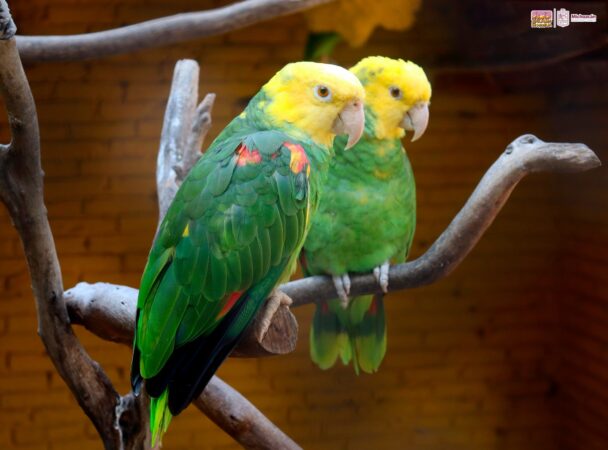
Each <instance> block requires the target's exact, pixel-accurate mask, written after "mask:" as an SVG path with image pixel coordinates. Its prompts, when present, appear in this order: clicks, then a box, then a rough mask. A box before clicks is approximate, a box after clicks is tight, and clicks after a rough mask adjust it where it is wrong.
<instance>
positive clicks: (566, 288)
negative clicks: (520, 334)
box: [552, 84, 608, 450]
mask: <svg viewBox="0 0 608 450" xmlns="http://www.w3.org/2000/svg"><path fill="white" fill-rule="evenodd" d="M607 92H608V90H606V87H605V86H601V85H600V86H597V85H595V86H592V85H591V86H590V85H586V86H585V85H580V84H575V85H573V86H570V87H569V88H566V89H564V90H563V91H562V92H561V93H559V94H558V95H556V96H555V97H554V99H553V102H554V104H555V108H554V113H553V117H552V121H553V125H554V127H555V132H556V133H557V134H558V135H560V136H563V137H564V138H572V137H573V136H574V135H578V136H581V137H582V136H584V139H585V142H586V143H587V144H588V145H589V146H590V147H592V148H594V149H597V150H598V156H599V157H600V159H602V161H604V163H605V161H606V158H607V157H608V148H607V146H606V141H607V138H608V133H607V132H606V129H605V118H606V114H605V111H606V107H607V106H608V95H607ZM601 111H604V113H603V114H602V113H600V114H598V112H601ZM564 124H568V126H566V127H564V126H563V125H564ZM607 188H608V172H607V170H606V168H605V166H604V167H603V168H601V169H599V170H596V171H594V172H593V173H590V174H589V176H576V177H572V178H571V179H570V180H569V181H568V182H567V183H564V184H563V185H561V189H560V196H561V197H563V200H562V203H563V209H562V214H563V216H562V217H561V218H560V235H561V236H562V240H561V250H560V253H561V255H562V256H561V272H562V274H563V284H562V288H561V289H560V291H559V292H558V294H557V300H558V302H559V305H560V307H559V309H560V317H559V319H560V322H559V324H560V326H559V328H560V341H559V349H560V359H561V361H560V368H561V369H560V373H559V378H560V386H561V389H562V396H561V398H560V401H561V403H562V411H563V416H562V421H563V425H564V427H563V431H562V434H563V445H564V448H568V449H576V450H579V449H585V450H592V449H597V450H599V449H603V448H606V443H607V442H608V431H607V429H606V423H607V422H608V408H606V404H607V403H606V401H607V399H608V391H607V389H606V382H607V381H608V289H607V288H606V279H607V274H608V210H607V208H606V192H607Z"/></svg>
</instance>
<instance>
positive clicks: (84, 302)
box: [64, 283, 298, 358]
mask: <svg viewBox="0 0 608 450" xmlns="http://www.w3.org/2000/svg"><path fill="white" fill-rule="evenodd" d="M137 293H138V291H137V289H133V288H131V287H127V286H119V285H115V284H110V283H94V284H89V283H78V284H77V285H76V286H74V287H73V288H71V289H68V290H67V291H66V292H65V294H64V298H65V301H66V303H67V307H68V312H69V315H70V320H71V322H72V323H74V324H78V325H83V326H84V327H85V328H86V329H87V330H89V331H90V332H91V333H93V334H95V335H96V336H99V337H100V338H102V339H105V340H106V341H112V342H118V343H120V344H125V345H131V344H132V343H133V331H134V326H135V311H136V310H137ZM262 322H266V323H265V324H264V323H262ZM268 324H270V326H269V325H268ZM294 329H295V330H296V333H294V331H293V330H294ZM297 329H298V325H297V322H296V320H295V318H294V317H293V314H292V313H291V311H289V308H288V307H287V306H286V305H280V306H279V307H278V308H273V307H268V304H266V306H265V307H263V309H262V311H260V313H259V314H258V317H257V318H256V321H255V322H254V323H253V324H252V325H251V326H250V330H248V331H247V332H245V335H244V336H243V338H242V339H241V340H240V341H239V344H238V346H237V348H236V349H235V350H234V353H233V355H232V356H237V357H242V358H257V357H261V356H271V355H284V354H287V353H291V352H292V351H293V350H294V349H295V346H296V335H297Z"/></svg>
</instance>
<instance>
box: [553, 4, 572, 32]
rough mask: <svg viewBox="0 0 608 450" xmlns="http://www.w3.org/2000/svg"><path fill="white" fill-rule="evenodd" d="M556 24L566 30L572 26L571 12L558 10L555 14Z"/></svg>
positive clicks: (563, 9)
mask: <svg viewBox="0 0 608 450" xmlns="http://www.w3.org/2000/svg"><path fill="white" fill-rule="evenodd" d="M555 24H556V25H557V26H558V27H561V28H566V27H567V26H568V25H570V11H568V10H567V9H565V8H562V9H559V10H557V12H556V14H555Z"/></svg>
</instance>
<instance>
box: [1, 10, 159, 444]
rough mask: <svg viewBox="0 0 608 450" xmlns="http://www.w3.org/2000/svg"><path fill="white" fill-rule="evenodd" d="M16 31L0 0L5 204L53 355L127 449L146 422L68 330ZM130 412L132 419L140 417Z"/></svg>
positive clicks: (96, 418) (107, 433)
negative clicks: (126, 408)
mask: <svg viewBox="0 0 608 450" xmlns="http://www.w3.org/2000/svg"><path fill="white" fill-rule="evenodd" d="M14 31H15V26H14V24H13V22H12V19H11V16H10V13H9V11H8V6H7V4H6V2H5V0H0V33H2V34H0V93H1V95H2V98H3V100H4V103H5V105H6V109H7V112H8V117H9V124H10V130H11V135H12V141H11V143H10V144H9V145H8V146H3V148H2V150H1V151H2V158H1V159H0V198H1V199H2V201H3V203H4V204H5V205H6V207H7V209H8V211H9V214H10V216H11V219H12V221H13V223H14V225H15V228H16V229H17V232H18V234H19V237H20V238H21V242H22V245H23V249H24V252H25V256H26V260H27V264H28V268H29V272H30V277H31V282H32V290H33V293H34V297H35V300H36V309H37V314H38V334H39V335H40V338H41V339H42V341H43V343H44V346H45V347H46V350H47V352H48V354H49V357H50V358H51V360H52V361H53V364H54V365H55V367H56V368H57V371H58V372H59V374H60V375H61V377H62V378H63V380H64V381H65V382H66V384H67V385H68V387H69V388H70V390H71V391H72V393H73V394H74V396H75V397H76V399H77V400H78V403H79V405H80V406H81V408H82V409H83V410H84V411H85V413H86V414H87V416H89V418H90V419H91V421H92V422H93V424H94V425H95V428H96V429H97V431H98V432H99V435H100V437H101V439H102V440H103V443H104V445H105V447H106V448H122V446H123V443H125V442H126V440H127V439H128V440H129V442H131V439H135V440H136V441H137V440H138V439H139V440H141V439H143V438H142V436H143V437H145V436H146V433H147V430H143V434H142V432H141V422H140V421H137V422H131V421H130V420H129V419H128V417H126V416H125V417H122V412H123V410H119V409H118V408H117V406H118V405H119V404H120V402H121V398H120V396H119V395H118V393H117V392H116V391H115V389H114V387H113V386H112V383H111V382H110V380H109V378H108V377H107V376H106V374H105V373H104V371H103V369H102V368H101V367H100V366H99V364H97V363H96V362H95V361H93V360H92V359H91V358H90V357H89V356H88V354H87V353H86V351H85V350H84V348H83V347H82V346H81V345H80V342H79V341H78V339H77V338H76V336H75V335H74V333H73V331H72V328H71V327H70V323H69V319H68V314H67V310H66V307H65V303H64V299H63V282H62V278H61V269H60V267H59V261H58V259H57V252H56V250H55V243H54V240H53V235H52V233H51V228H50V226H49V222H48V219H47V214H46V207H45V204H44V198H43V172H42V168H41V164H40V138H39V131H38V118H37V114H36V107H35V104H34V99H33V97H32V93H31V91H30V87H29V84H28V81H27V78H26V76H25V73H24V72H23V67H22V65H21V61H20V59H19V53H18V52H17V47H16V44H15V39H14V37H13V34H14ZM131 412H133V413H134V414H133V416H136V415H137V413H138V411H131ZM119 422H120V423H119ZM144 423H145V422H144ZM146 428H147V427H146ZM127 435H128V437H127Z"/></svg>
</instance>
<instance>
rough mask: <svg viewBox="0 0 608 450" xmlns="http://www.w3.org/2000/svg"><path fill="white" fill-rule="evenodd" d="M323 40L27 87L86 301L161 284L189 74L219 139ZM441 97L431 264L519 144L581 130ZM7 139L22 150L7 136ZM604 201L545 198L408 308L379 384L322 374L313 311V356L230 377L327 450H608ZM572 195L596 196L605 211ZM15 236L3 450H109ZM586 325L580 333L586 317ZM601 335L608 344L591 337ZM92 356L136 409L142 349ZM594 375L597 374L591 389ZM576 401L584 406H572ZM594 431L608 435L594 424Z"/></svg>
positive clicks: (89, 4)
mask: <svg viewBox="0 0 608 450" xmlns="http://www.w3.org/2000/svg"><path fill="white" fill-rule="evenodd" d="M212 3H214V4H216V3H218V2H211V1H206V2H196V1H194V0H180V1H177V2H171V3H170V4H169V2H166V1H163V0H129V1H120V2H119V1H117V0H111V1H108V0H103V1H102V0H89V1H86V2H85V1H83V0H54V1H52V2H51V1H49V0H28V1H27V2H25V1H22V2H19V1H15V2H12V8H13V12H14V14H15V18H16V20H17V22H18V25H19V27H20V31H21V32H22V33H24V34H39V33H40V34H42V33H76V32H84V31H91V30H97V29H103V28H108V27H113V26H118V25H122V24H127V23H132V22H134V21H139V20H143V19H146V18H151V17H157V16H160V15H165V14H170V13H173V12H179V11H188V10H195V9H197V8H201V7H204V6H207V5H209V6H210V5H211V4H212ZM424 26H426V27H433V26H436V25H433V23H432V22H425V23H424ZM303 27H304V25H303V21H302V19H301V18H300V17H298V16H295V17H290V18H284V19H281V20H279V21H273V22H271V23H269V24H265V25H260V26H255V27H251V28H248V29H246V30H242V31H238V32H235V33H231V34H228V35H225V36H221V37H215V38H210V39H205V40H201V41H196V42H191V43H188V44H184V45H178V46H172V47H167V48H161V49H156V50H149V51H144V52H139V53H136V54H133V55H128V56H121V57H114V58H108V59H103V60H100V61H90V62H84V63H61V64H40V65H33V66H30V67H28V68H27V74H28V77H29V79H30V81H31V85H32V89H33V91H34V96H35V98H36V101H37V106H38V111H39V115H40V124H41V133H42V148H43V156H42V157H43V166H44V169H45V172H46V199H47V204H48V209H49V215H50V220H51V225H52V227H53V231H54V233H55V238H56V242H57V247H58V251H59V256H60V260H61V264H62V269H63V274H64V281H65V286H66V287H69V286H72V285H74V284H75V283H76V282H78V281H81V280H86V281H90V282H94V281H109V282H115V283H123V284H128V285H131V286H136V285H137V283H138V281H139V276H140V274H141V270H142V269H143V265H144V262H145V258H146V253H147V250H148V247H149V244H150V240H151V238H152V235H153V232H154V229H155V221H156V214H157V212H156V199H155V190H154V189H155V187H154V166H155V158H156V151H157V145H158V138H159V134H160V129H161V120H162V116H163V108H164V102H165V101H166V97H167V94H168V91H169V84H170V80H171V74H172V70H173V66H174V63H175V61H176V60H177V59H178V58H184V57H190V58H195V59H196V60H198V61H199V62H200V63H201V92H205V91H213V92H216V93H217V94H218V98H217V104H216V107H215V110H214V126H213V130H212V134H213V135H215V134H216V133H217V132H218V130H219V129H221V127H223V126H224V125H225V124H226V122H227V121H228V120H229V119H230V118H231V117H233V116H234V115H235V114H237V113H238V112H239V111H240V110H241V109H242V107H243V104H244V103H245V102H246V100H247V99H248V98H249V96H251V95H252V94H253V93H254V92H255V91H256V90H257V89H258V88H259V86H260V85H261V84H262V83H263V82H264V81H265V80H266V79H268V78H269V77H270V76H271V75H272V74H273V73H274V72H275V71H276V70H277V69H278V68H279V67H281V66H282V65H284V64H285V63H287V62H289V61H292V60H297V59H299V58H300V57H301V55H302V50H303V44H304V40H305V36H306V32H305V30H304V28H303ZM443 32H444V30H442V29H441V28H440V27H437V31H436V32H432V33H430V36H433V39H428V40H426V41H425V40H420V39H414V38H416V37H417V36H418V34H417V32H416V30H413V31H412V32H410V33H386V32H381V33H377V34H376V36H375V37H374V39H373V41H372V42H371V43H370V44H369V45H368V46H367V47H365V48H363V49H360V50H351V49H347V48H340V49H339V51H338V53H337V59H338V61H339V62H340V63H342V64H344V65H349V64H351V63H353V62H355V61H356V60H357V59H358V58H360V57H361V56H364V55H367V54H385V55H389V56H391V55H394V56H403V57H406V58H411V59H413V60H416V59H417V58H418V57H421V56H423V55H424V54H425V52H429V51H432V49H433V48H437V47H440V46H441V45H442V44H441V42H442V39H446V37H445V36H444V34H442V33H443ZM427 35H428V34H427ZM434 82H435V83H434V86H435V87H434V96H433V105H432V117H431V123H430V126H429V129H428V131H427V134H426V135H425V137H424V138H423V139H422V140H421V141H419V142H417V143H416V144H413V145H409V146H408V147H409V148H410V156H411V159H412V161H413V164H414V168H415V171H416V176H417V181H418V186H419V188H418V189H419V223H418V232H417V236H416V241H415V244H414V250H413V253H414V255H415V256H416V255H419V254H421V253H422V252H423V251H424V249H425V248H427V247H428V246H429V245H430V244H431V243H432V241H433V240H434V238H435V237H436V236H437V235H438V234H439V233H440V232H441V231H442V230H443V229H444V228H445V226H446V225H447V224H448V223H449V221H450V220H451V218H452V217H453V215H454V214H455V213H456V212H457V211H458V209H459V208H460V206H461V205H462V204H463V203H464V201H465V200H466V198H467V197H468V195H469V193H470V192H471V190H472V189H473V187H474V186H475V184H476V182H477V181H478V180H479V178H480V177H481V175H482V174H483V172H484V171H485V169H486V168H487V167H488V166H489V165H490V164H491V162H492V161H493V160H494V159H495V158H496V157H497V156H498V154H499V153H500V152H501V151H502V149H504V147H505V146H506V144H508V142H510V140H511V139H513V138H514V137H516V136H518V135H519V134H522V133H524V132H529V131H534V132H535V133H536V134H538V135H540V136H541V137H545V138H547V139H548V140H550V139H557V137H558V136H560V130H561V128H560V127H559V126H556V124H557V125H559V124H562V123H563V122H564V121H567V120H566V119H567V118H566V117H564V116H559V117H553V118H549V117H548V116H547V111H549V110H553V109H554V108H555V107H556V105H555V104H554V103H553V102H555V100H552V98H553V97H552V96H550V95H548V93H546V92H542V91H532V90H528V91H522V92H520V91H517V92H513V91H506V90H504V89H501V88H500V87H499V86H496V84H495V83H493V82H492V80H491V79H488V78H486V77H483V76H473V75H471V76H470V77H460V78H459V79H458V80H454V79H452V78H450V77H446V76H443V77H440V76H437V77H434ZM585 95H586V96H588V97H593V95H590V94H585ZM572 98H576V92H574V91H573V94H572ZM564 101H566V100H564ZM566 104H567V102H566ZM564 108H566V107H564ZM585 108H586V111H587V112H588V116H589V117H597V116H596V113H597V111H594V110H593V108H592V107H591V106H588V105H587V106H585ZM598 108H599V107H598ZM582 123H583V124H584V123H586V124H587V128H584V132H583V130H582V129H579V128H576V129H570V130H569V131H570V135H569V137H571V138H572V140H583V139H584V140H585V141H588V142H589V143H591V142H595V143H597V144H598V146H599V145H604V147H605V144H604V142H605V132H603V133H604V134H603V135H600V136H596V137H594V138H593V139H595V140H592V138H590V137H588V134H587V133H589V132H592V131H593V130H594V128H593V127H592V125H591V123H590V122H585V121H583V122H582ZM561 133H562V134H563V130H562V131H561ZM0 136H6V119H5V117H4V116H3V115H2V116H1V117H0ZM602 138H603V139H604V140H603V141H602V140H601V139H602ZM603 180H604V181H605V177H604V179H603ZM601 183H602V181H601V179H600V178H599V172H598V173H596V174H595V177H590V178H586V177H585V176H577V177H574V178H573V177H571V176H566V175H563V176H561V175H560V176H557V175H552V176H548V175H538V176H535V177H533V178H530V179H528V180H526V181H525V182H524V183H522V185H521V186H520V187H518V189H517V190H516V191H515V192H514V194H513V196H512V198H511V200H510V201H509V203H508V205H507V206H506V207H505V209H504V211H503V212H502V213H501V215H500V216H499V218H498V220H497V221H496V223H495V225H494V226H493V227H492V228H491V229H490V230H489V232H488V233H487V235H486V236H485V237H484V238H483V240H482V241H481V242H480V244H479V246H478V247H477V248H476V249H475V250H474V251H473V253H472V254H471V255H470V257H469V258H468V259H467V261H466V262H465V263H463V264H462V266H461V267H460V268H459V269H458V270H457V271H456V272H455V273H453V274H452V275H451V276H450V277H449V278H448V279H446V280H444V281H441V282H439V283H437V284H436V285H434V286H432V287H427V288H424V289H418V290H414V291H411V292H406V293H403V294H397V295H391V296H389V299H388V300H387V309H388V314H389V317H390V319H389V320H390V323H389V351H388V355H387V357H386V361H385V363H384V365H383V367H382V368H381V371H380V372H379V373H378V374H376V375H374V376H360V377H356V376H355V375H354V374H353V371H352V369H351V368H342V367H338V368H336V369H335V370H332V371H328V372H321V371H319V370H317V369H316V368H315V367H313V366H312V364H311V363H310V362H309V359H308V354H307V345H306V344H307V338H306V330H307V328H308V326H309V324H310V318H311V314H312V308H311V307H305V308H301V309H298V310H297V311H296V314H297V316H298V319H299V321H300V326H301V329H302V333H301V338H300V342H299V344H298V348H297V350H296V352H294V353H293V354H291V355H289V356H285V357H281V358H274V359H263V360H237V359H231V360H229V361H228V362H227V363H226V364H225V365H224V366H222V368H221V369H220V372H219V373H220V375H221V376H222V377H224V379H225V380H226V381H228V382H229V383H231V384H232V385H233V386H234V387H235V388H237V389H239V390H240V391H241V392H242V393H243V394H244V395H246V396H247V397H248V398H249V399H250V400H252V401H253V403H254V404H256V405H257V406H258V407H259V408H260V409H261V410H262V411H263V412H264V413H265V414H267V415H268V416H269V417H270V418H271V419H272V420H273V421H275V423H276V424H277V425H278V426H280V427H281V428H282V429H284V430H285V431H286V432H287V433H288V434H290V435H291V436H292V437H293V438H294V439H295V440H296V441H298V442H299V443H301V445H303V446H304V447H305V448H314V449H323V448H327V449H370V448H374V449H382V448H386V449H394V448H410V449H467V450H471V449H488V448H497V449H517V450H526V449H534V450H540V449H545V448H546V449H554V448H556V445H557V442H558V440H561V441H563V442H567V443H572V445H574V444H573V443H575V442H577V439H579V437H580V435H581V433H582V434H583V435H585V436H586V437H587V438H588V440H589V442H594V443H596V444H597V443H598V442H605V441H606V436H605V432H603V431H602V429H601V426H602V422H601V417H605V414H606V410H605V407H604V406H603V404H602V402H601V401H599V400H600V399H602V398H603V397H601V395H602V393H605V392H606V391H605V389H604V388H603V386H602V381H603V380H605V378H606V371H605V370H604V369H603V367H605V364H606V361H605V360H604V361H603V363H602V357H605V341H602V340H601V338H598V337H597V336H596V334H594V333H596V331H595V330H596V329H597V330H598V331H597V333H599V334H600V335H601V334H602V331H601V329H599V327H600V326H601V321H600V319H601V318H603V317H604V315H602V314H601V311H602V308H603V306H602V305H600V306H598V305H597V303H598V302H599V301H600V300H602V301H604V303H605V301H606V300H607V299H608V297H607V296H606V294H605V292H606V289H605V288H604V290H603V292H604V294H603V296H600V295H599V294H598V295H596V294H595V293H594V292H596V288H597V290H599V289H601V288H602V278H601V267H602V266H601V262H600V263H599V264H598V263H597V262H596V260H595V259H594V258H595V256H594V255H595V250H594V249H593V247H592V246H594V245H600V244H601V245H603V246H604V247H605V246H606V242H608V240H607V239H606V236H605V235H600V234H598V230H597V227H596V225H597V224H598V223H600V219H599V216H596V214H600V213H597V212H595V211H596V209H595V208H599V207H600V206H598V205H602V204H603V205H605V201H604V200H603V198H601V197H600V196H599V194H598V192H599V191H598V190H597V188H598V186H601V185H602V184H601ZM568 186H576V187H577V189H580V192H587V193H588V194H589V193H593V195H591V197H590V198H589V199H587V197H584V195H585V194H576V193H575V191H574V189H567V187H568ZM576 192H579V191H576ZM604 211H605V208H604ZM602 214H603V215H602V217H603V220H604V222H602V223H604V224H605V220H606V218H605V214H604V213H603V211H602ZM578 224H580V227H579V226H578ZM0 230H1V231H0V232H1V236H2V240H1V241H0V256H1V258H0V286H1V289H2V291H3V295H2V298H0V449H19V450H26V449H27V450H42V449H44V450H56V449H62V450H63V449H72V448H74V449H78V450H84V449H100V448H101V445H100V443H99V441H98V439H97V437H96V433H95V431H94V429H93V428H92V426H91V425H90V424H89V422H88V420H87V419H86V418H85V417H84V415H83V414H82V413H81V411H80V410H79V408H78V406H77V405H76V403H75V401H74V400H73V399H72V397H71V395H70V394H69V392H68V391H67V389H66V388H65V386H64V385H63V383H62V381H61V380H60V379H59V377H58V376H57V374H56V373H55V371H54V370H53V367H52V365H51V363H50V362H49V360H48V358H47V357H46V356H45V354H44V350H43V348H42V345H41V344H40V342H39V339H38V337H37V335H36V323H35V311H34V304H33V301H32V299H31V294H30V290H29V282H28V276H27V271H26V267H25V265H24V262H23V256H22V253H21V249H20V244H19V242H18V240H17V239H16V235H15V233H14V231H13V229H12V227H11V225H10V221H9V219H8V217H7V214H6V212H5V210H4V209H0ZM564 233H567V234H566V235H567V236H568V239H569V245H568V247H567V249H568V250H567V251H566V250H565V249H564V245H563V243H564V239H565V238H564V236H565V235H564ZM604 253H605V252H604ZM565 254H567V255H569V257H571V258H572V259H573V260H575V261H576V273H575V274H574V275H573V276H572V277H570V276H569V275H570V274H571V272H570V267H571V266H570V265H569V264H568V263H567V262H566V263H563V262H560V259H561V258H563V257H564V255H565ZM605 262H606V261H605V260H604V264H605ZM559 270H561V272H559ZM565 274H568V276H567V277H566V276H565ZM590 291H593V293H592V292H590ZM579 297H582V298H584V299H585V301H580V300H579ZM556 300H559V301H556ZM573 303H576V305H577V306H578V309H576V312H577V314H576V315H572V316H570V314H569V313H568V312H567V311H566V313H565V314H564V313H563V311H562V309H563V308H565V307H566V306H568V305H570V304H573ZM560 308H561V309H560ZM598 308H599V309H598ZM604 314H605V313H604ZM589 317H592V318H595V319H596V320H597V327H598V328H592V327H588V326H587V320H588V319H589ZM564 322H566V323H568V324H569V325H568V326H567V327H564V326H563V324H564ZM581 330H582V331H581ZM78 334H79V336H81V338H82V340H83V342H84V343H85V345H86V347H87V349H88V350H89V351H90V352H91V354H92V355H93V357H95V358H96V359H97V360H98V361H99V362H100V363H101V364H102V365H103V366H104V368H105V369H106V370H107V371H108V373H109V374H110V376H111V377H112V379H113V380H114V381H115V383H116V385H117V386H118V387H119V389H120V390H121V392H125V391H126V390H127V389H128V370H129V369H128V366H129V362H130V351H129V349H127V348H123V347H117V346H116V345H113V344H109V343H106V342H102V341H100V340H99V339H97V338H95V337H93V336H91V335H90V334H88V333H86V332H84V331H83V330H78ZM604 336H605V333H604ZM575 338H576V339H575ZM602 364H603V365H602ZM580 365H583V366H587V365H589V369H588V370H587V371H585V372H584V373H583V372H582V371H579V370H577V368H578V366H580ZM562 368H563V369H564V370H563V371H562V370H561V369H562ZM602 376H604V378H602ZM564 383H567V384H568V385H570V384H571V386H568V388H566V389H564ZM588 399H589V400H590V402H588V401H587V400H588ZM594 399H596V400H595V401H592V400H594ZM596 404H597V405H596ZM570 411H575V412H576V415H571V414H570ZM560 412H561V414H560ZM602 413H603V414H604V415H603V416H602V415H601V414H602ZM591 416H592V417H594V418H595V419H594V421H588V420H587V419H588V418H589V417H591ZM581 424H585V425H584V426H583V425H581ZM560 430H563V431H562V432H561V433H560ZM589 430H591V431H593V433H589ZM562 437H563V439H562ZM590 445H591V444H590ZM165 448H167V449H171V450H172V449H184V450H185V449H191V448H213V449H228V448H236V445H235V444H234V443H233V441H232V440H231V439H230V438H229V437H228V436H226V435H225V434H224V433H223V432H222V431H220V430H219V429H217V428H216V427H215V426H214V425H213V424H212V423H211V422H210V421H209V420H208V419H206V418H205V417H204V416H202V415H201V414H200V413H198V411H195V410H188V411H186V412H185V413H184V414H183V415H182V416H180V417H178V418H176V419H175V420H174V423H173V424H172V426H171V430H170V432H169V434H168V435H167V437H166V439H165ZM564 448H570V447H564ZM580 448H593V447H591V446H587V447H585V446H581V447H580ZM597 448H600V447H597Z"/></svg>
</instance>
